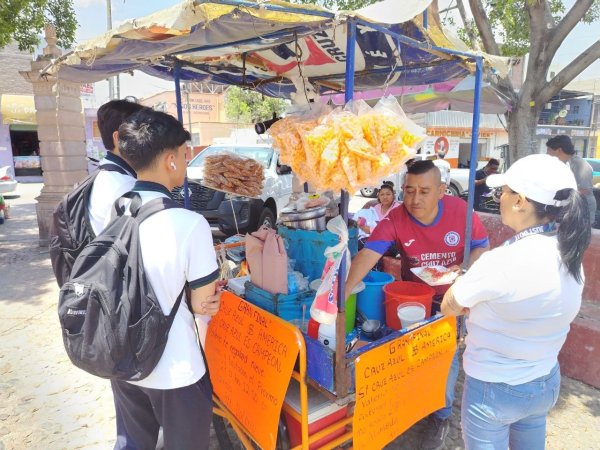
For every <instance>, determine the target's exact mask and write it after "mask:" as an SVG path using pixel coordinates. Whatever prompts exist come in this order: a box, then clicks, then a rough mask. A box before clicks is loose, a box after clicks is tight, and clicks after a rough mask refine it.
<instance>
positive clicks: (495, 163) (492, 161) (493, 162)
mask: <svg viewBox="0 0 600 450" xmlns="http://www.w3.org/2000/svg"><path fill="white" fill-rule="evenodd" d="M499 165H500V161H498V160H497V159H496V158H490V159H489V160H488V162H487V164H486V166H499Z"/></svg>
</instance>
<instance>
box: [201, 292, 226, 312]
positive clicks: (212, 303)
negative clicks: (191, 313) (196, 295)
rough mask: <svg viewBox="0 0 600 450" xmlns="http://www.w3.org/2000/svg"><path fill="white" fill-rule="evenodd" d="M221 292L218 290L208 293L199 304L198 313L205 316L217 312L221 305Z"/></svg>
mask: <svg viewBox="0 0 600 450" xmlns="http://www.w3.org/2000/svg"><path fill="white" fill-rule="evenodd" d="M221 293H222V291H218V292H216V293H215V294H214V295H209V296H208V297H207V298H206V300H205V301H204V302H202V303H201V304H200V310H201V312H200V314H204V315H206V316H214V315H215V314H217V313H218V312H219V308H220V307H221Z"/></svg>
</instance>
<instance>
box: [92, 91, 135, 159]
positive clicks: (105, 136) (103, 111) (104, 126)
mask: <svg viewBox="0 0 600 450" xmlns="http://www.w3.org/2000/svg"><path fill="white" fill-rule="evenodd" d="M143 108H145V106H143V105H140V104H139V103H134V102H130V101H128V100H111V101H109V102H106V103H105V104H104V105H102V106H101V107H100V108H98V113H97V116H98V129H99V130H100V136H101V137H102V143H103V144H104V148H105V149H106V150H111V151H112V150H114V149H115V144H114V142H113V134H114V132H115V131H117V130H118V129H119V127H120V126H121V124H122V123H123V122H125V119H127V118H128V117H129V116H131V115H132V114H133V113H135V112H137V111H139V110H140V109H143Z"/></svg>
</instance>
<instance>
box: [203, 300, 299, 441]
mask: <svg viewBox="0 0 600 450" xmlns="http://www.w3.org/2000/svg"><path fill="white" fill-rule="evenodd" d="M297 339H298V338H297V334H296V329H295V328H294V327H293V326H292V325H290V324H288V323H287V322H285V321H283V320H281V319H279V318H277V317H275V316H273V315H271V314H269V313H268V312H266V311H264V310H262V309H260V308H258V307H256V306H254V305H252V304H250V303H248V302H246V301H245V300H242V299H241V298H239V297H237V296H235V295H233V294H232V293H230V292H223V295H222V297H221V308H220V310H219V313H218V314H217V315H216V316H215V317H213V318H212V320H211V321H210V324H209V326H208V331H207V335H206V349H205V350H206V358H207V359H208V365H209V368H210V378H211V381H212V384H213V388H214V391H215V394H216V395H217V396H218V397H219V399H221V401H222V402H223V403H224V404H225V406H226V407H227V408H228V409H229V411H231V413H232V414H233V415H234V416H235V417H236V418H237V419H238V420H239V421H240V422H241V423H242V424H243V425H244V427H245V428H246V430H247V431H248V432H249V433H250V434H251V436H252V438H253V439H254V440H255V441H256V442H257V443H258V444H259V445H260V447H261V448H263V449H265V450H268V449H274V448H275V443H276V440H277V425H278V423H279V415H280V413H281V407H282V405H283V401H284V399H285V393H286V391H287V387H288V385H289V382H290V379H291V377H292V371H293V368H294V363H295V362H296V358H297V356H298V351H299V350H298V342H297Z"/></svg>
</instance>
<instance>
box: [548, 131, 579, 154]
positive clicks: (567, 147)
mask: <svg viewBox="0 0 600 450" xmlns="http://www.w3.org/2000/svg"><path fill="white" fill-rule="evenodd" d="M546 147H550V148H551V149H552V150H558V149H559V148H560V149H562V151H563V152H565V153H566V154H568V155H573V154H575V147H573V142H571V138H570V137H569V136H567V135H564V134H559V135H558V136H554V137H553V138H550V139H548V142H546Z"/></svg>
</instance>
